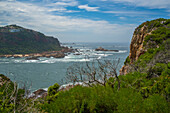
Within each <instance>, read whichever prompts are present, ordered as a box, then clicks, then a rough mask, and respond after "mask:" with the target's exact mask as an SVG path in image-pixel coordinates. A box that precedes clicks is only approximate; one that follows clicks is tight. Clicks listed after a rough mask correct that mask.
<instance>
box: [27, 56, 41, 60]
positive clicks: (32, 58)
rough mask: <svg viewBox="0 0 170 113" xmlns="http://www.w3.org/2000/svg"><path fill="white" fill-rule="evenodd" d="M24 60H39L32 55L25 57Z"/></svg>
mask: <svg viewBox="0 0 170 113" xmlns="http://www.w3.org/2000/svg"><path fill="white" fill-rule="evenodd" d="M26 60H39V59H38V57H34V56H33V57H28V58H26Z"/></svg>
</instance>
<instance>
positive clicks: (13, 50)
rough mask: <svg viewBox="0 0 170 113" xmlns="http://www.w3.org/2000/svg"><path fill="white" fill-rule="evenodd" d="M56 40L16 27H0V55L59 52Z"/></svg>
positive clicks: (58, 44)
mask: <svg viewBox="0 0 170 113" xmlns="http://www.w3.org/2000/svg"><path fill="white" fill-rule="evenodd" d="M60 49H61V47H60V43H59V41H58V39H57V38H53V37H49V36H45V35H44V34H42V33H40V32H37V31H34V30H30V29H26V28H23V27H20V26H17V25H9V26H5V27H0V54H28V53H41V52H45V51H57V50H60Z"/></svg>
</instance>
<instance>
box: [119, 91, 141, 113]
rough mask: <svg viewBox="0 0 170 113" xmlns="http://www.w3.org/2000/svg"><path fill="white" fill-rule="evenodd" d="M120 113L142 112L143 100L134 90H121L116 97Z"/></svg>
mask: <svg viewBox="0 0 170 113" xmlns="http://www.w3.org/2000/svg"><path fill="white" fill-rule="evenodd" d="M116 103H117V104H118V107H117V109H118V110H117V111H118V113H140V112H141V111H142V107H141V106H142V104H143V98H142V96H141V95H140V94H139V93H137V92H135V91H134V90H132V89H129V88H126V89H121V90H120V91H119V92H118V93H117V96H116Z"/></svg>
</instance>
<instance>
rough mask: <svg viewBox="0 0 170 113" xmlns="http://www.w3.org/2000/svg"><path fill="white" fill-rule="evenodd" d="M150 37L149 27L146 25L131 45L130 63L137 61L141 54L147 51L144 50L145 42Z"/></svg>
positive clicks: (134, 36) (133, 38) (134, 37)
mask: <svg viewBox="0 0 170 113" xmlns="http://www.w3.org/2000/svg"><path fill="white" fill-rule="evenodd" d="M147 35H148V33H147V27H146V26H145V25H144V26H143V27H142V28H141V29H140V31H139V32H138V33H137V34H135V33H134V35H133V37H132V41H131V44H130V53H129V58H130V63H133V62H134V61H136V60H137V59H138V58H139V56H140V55H141V54H143V53H144V52H145V49H144V48H143V42H144V38H145V37H146V36H147Z"/></svg>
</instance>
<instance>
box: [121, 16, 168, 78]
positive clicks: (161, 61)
mask: <svg viewBox="0 0 170 113" xmlns="http://www.w3.org/2000/svg"><path fill="white" fill-rule="evenodd" d="M169 62H170V19H162V18H160V19H156V20H152V21H147V22H144V23H142V24H141V25H140V26H139V27H137V28H136V29H135V31H134V34H133V37H132V40H131V44H130V53H129V56H128V57H127V59H126V61H125V63H124V66H123V67H122V69H121V70H120V75H126V74H127V73H132V72H135V71H139V72H141V73H148V74H149V76H152V77H158V76H160V75H161V73H163V71H167V70H165V67H167V65H169ZM157 71H159V72H157Z"/></svg>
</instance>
